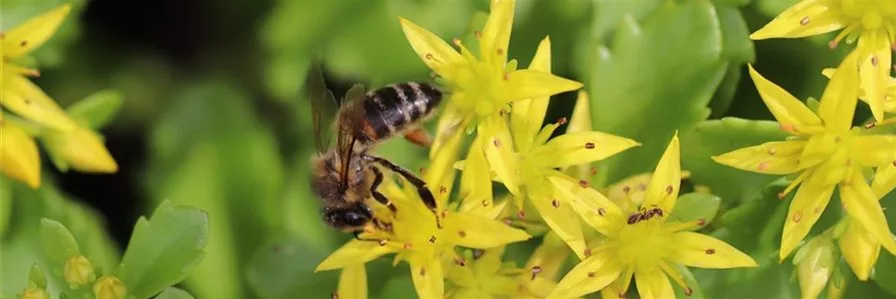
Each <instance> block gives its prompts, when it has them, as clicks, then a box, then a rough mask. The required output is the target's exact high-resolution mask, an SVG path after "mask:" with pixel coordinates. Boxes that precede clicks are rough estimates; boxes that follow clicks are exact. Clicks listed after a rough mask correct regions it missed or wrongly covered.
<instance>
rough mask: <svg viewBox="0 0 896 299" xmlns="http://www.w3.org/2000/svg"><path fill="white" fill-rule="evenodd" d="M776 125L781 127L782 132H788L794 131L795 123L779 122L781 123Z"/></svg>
mask: <svg viewBox="0 0 896 299" xmlns="http://www.w3.org/2000/svg"><path fill="white" fill-rule="evenodd" d="M778 127H779V128H780V129H781V131H784V132H788V133H795V132H796V125H792V124H781V125H779V126H778Z"/></svg>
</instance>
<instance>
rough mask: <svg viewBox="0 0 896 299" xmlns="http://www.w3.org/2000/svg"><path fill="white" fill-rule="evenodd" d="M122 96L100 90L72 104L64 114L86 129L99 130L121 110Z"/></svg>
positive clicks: (115, 91)
mask: <svg viewBox="0 0 896 299" xmlns="http://www.w3.org/2000/svg"><path fill="white" fill-rule="evenodd" d="M123 101H124V98H123V95H122V94H121V92H120V91H117V90H108V89H107V90H101V91H98V92H96V93H93V94H91V95H89V96H87V97H86V98H84V99H82V100H80V101H78V102H77V103H74V104H72V105H71V106H69V107H68V108H67V109H65V112H67V113H68V115H69V116H71V117H72V118H74V119H76V120H78V121H81V122H83V123H84V125H86V126H87V127H88V128H91V129H99V128H102V127H105V126H106V125H107V124H109V122H110V121H112V120H113V119H114V118H115V116H116V115H118V111H119V110H120V109H121V105H122V104H123V103H122V102H123Z"/></svg>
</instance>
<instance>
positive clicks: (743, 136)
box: [681, 118, 787, 202]
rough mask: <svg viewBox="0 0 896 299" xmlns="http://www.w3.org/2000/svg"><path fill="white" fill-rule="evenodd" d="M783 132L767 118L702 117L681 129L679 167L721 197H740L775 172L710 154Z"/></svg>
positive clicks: (752, 191) (780, 136)
mask: <svg viewBox="0 0 896 299" xmlns="http://www.w3.org/2000/svg"><path fill="white" fill-rule="evenodd" d="M786 136H787V134H785V133H784V132H782V131H781V130H780V129H779V128H778V124H777V123H775V122H771V121H751V120H744V119H739V118H723V119H721V120H710V121H704V122H702V123H700V124H698V125H697V126H696V127H695V128H693V129H692V130H687V131H684V132H682V133H681V153H682V157H681V164H682V166H681V167H682V169H685V170H688V171H690V172H691V180H693V181H694V183H696V184H700V185H705V186H708V187H709V188H710V189H711V190H712V193H714V194H717V195H719V197H721V198H722V200H724V201H726V202H727V201H734V202H737V201H741V200H744V199H749V198H752V197H755V196H756V195H758V193H759V192H760V191H761V190H762V189H763V188H764V187H765V186H766V185H768V184H769V183H771V182H772V181H773V180H775V179H777V177H776V176H771V175H764V174H757V173H752V172H746V171H743V170H738V169H734V168H731V167H728V166H725V165H722V164H719V163H716V162H715V161H713V160H712V159H711V158H710V157H712V156H716V155H720V154H723V153H726V152H729V151H732V150H735V149H739V148H742V147H747V146H753V145H759V144H762V143H765V142H768V141H773V140H784V138H785V137H786Z"/></svg>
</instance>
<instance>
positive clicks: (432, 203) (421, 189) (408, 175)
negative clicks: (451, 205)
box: [364, 155, 442, 228]
mask: <svg viewBox="0 0 896 299" xmlns="http://www.w3.org/2000/svg"><path fill="white" fill-rule="evenodd" d="M364 159H367V160H369V161H373V162H376V163H379V164H380V165H383V166H385V167H386V168H389V170H392V171H394V172H396V173H398V174H400V175H401V176H402V177H404V178H405V179H407V180H408V182H411V184H413V185H414V187H415V188H417V193H418V194H420V199H422V200H423V204H425V205H426V207H427V208H429V210H430V211H432V213H433V214H435V216H436V225H437V226H438V227H439V228H442V224H441V222H439V215H438V212H437V211H436V198H435V197H434V196H433V195H432V192H430V191H429V187H427V186H426V182H424V181H423V180H421V179H420V178H418V177H417V175H415V174H413V173H412V172H410V171H408V170H407V169H404V168H402V167H401V166H398V165H396V164H395V163H392V162H391V161H389V160H386V159H383V158H380V157H376V156H371V155H364Z"/></svg>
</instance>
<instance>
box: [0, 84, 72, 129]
mask: <svg viewBox="0 0 896 299" xmlns="http://www.w3.org/2000/svg"><path fill="white" fill-rule="evenodd" d="M3 80H4V81H6V80H9V81H6V82H4V84H8V86H4V88H9V89H10V90H6V91H5V92H4V93H3V96H2V97H0V105H2V106H3V108H6V109H9V110H10V111H12V112H15V113H16V114H18V115H20V116H22V117H24V118H26V119H28V120H30V121H33V122H35V123H38V124H40V125H43V126H46V127H49V128H51V129H54V130H57V131H69V130H73V129H74V128H75V127H76V125H75V122H74V121H72V120H71V118H69V117H68V115H67V114H65V111H63V110H62V108H60V107H59V105H58V104H56V102H54V101H53V100H51V99H50V97H48V96H47V94H46V93H44V92H43V91H42V90H40V88H39V87H37V85H34V83H31V81H28V79H27V78H25V77H22V76H18V75H12V76H9V78H4V79H3Z"/></svg>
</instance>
